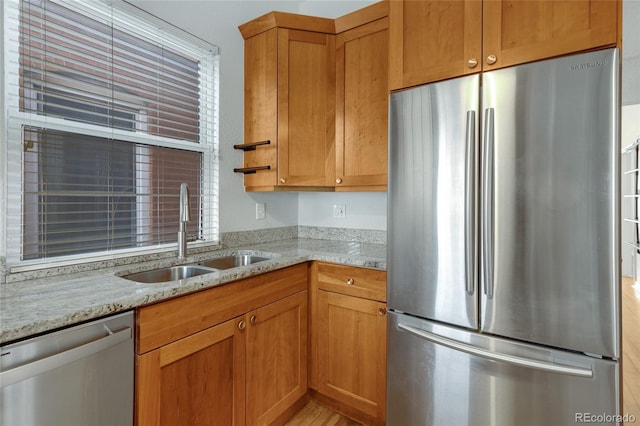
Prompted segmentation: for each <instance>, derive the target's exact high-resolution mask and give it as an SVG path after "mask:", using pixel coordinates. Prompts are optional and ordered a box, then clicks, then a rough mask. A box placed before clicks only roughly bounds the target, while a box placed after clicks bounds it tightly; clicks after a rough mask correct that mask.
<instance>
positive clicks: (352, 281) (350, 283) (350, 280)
mask: <svg viewBox="0 0 640 426" xmlns="http://www.w3.org/2000/svg"><path fill="white" fill-rule="evenodd" d="M354 283H355V281H354V280H353V278H347V285H353V284H354Z"/></svg>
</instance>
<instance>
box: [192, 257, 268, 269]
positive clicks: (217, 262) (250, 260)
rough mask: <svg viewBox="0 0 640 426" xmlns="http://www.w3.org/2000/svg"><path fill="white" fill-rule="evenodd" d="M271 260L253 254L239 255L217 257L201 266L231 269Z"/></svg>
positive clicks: (202, 263)
mask: <svg viewBox="0 0 640 426" xmlns="http://www.w3.org/2000/svg"><path fill="white" fill-rule="evenodd" d="M269 259H271V258H269V257H263V256H256V255H253V254H237V255H234V256H224V257H216V258H214V259H210V260H207V261H204V262H200V263H199V265H201V266H206V267H209V268H215V269H229V268H235V267H237V266H247V265H251V264H254V263H256V262H263V261H265V260H269Z"/></svg>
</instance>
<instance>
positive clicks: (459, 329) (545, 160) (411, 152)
mask: <svg viewBox="0 0 640 426" xmlns="http://www.w3.org/2000/svg"><path fill="white" fill-rule="evenodd" d="M619 108H620V107H619V52H618V50H617V49H607V50H601V51H596V52H591V53H587V54H579V55H572V56H568V57H562V58H558V59H552V60H545V61H540V62H535V63H530V64H525V65H520V66H516V67H512V68H506V69H501V70H496V71H491V72H486V73H483V74H476V75H471V76H467V77H462V78H456V79H452V80H447V81H442V82H437V83H433V84H429V85H425V86H420V87H415V88H411V89H407V90H403V91H400V92H396V93H393V94H392V95H391V99H390V130H389V132H390V160H389V161H390V163H389V165H390V169H389V194H388V253H387V256H388V257H387V261H388V290H387V291H388V305H389V313H390V314H389V324H388V362H387V372H388V379H387V380H388V386H387V423H388V424H389V425H391V426H394V425H401V426H413V425H447V426H448V425H474V426H475V425H498V426H502V425H515V424H517V425H554V426H555V425H569V424H576V423H580V422H585V423H587V422H589V423H591V424H615V423H617V422H618V421H619V419H620V417H618V415H621V414H622V413H620V396H619V393H620V392H619V388H620V367H619V359H620V339H621V337H620V295H619V280H620V247H619V245H620V243H619V240H620V238H619V232H620V230H619V229H620V224H619V222H620V220H619V202H620V196H619V176H618V175H619V173H618V171H619V153H620V148H619Z"/></svg>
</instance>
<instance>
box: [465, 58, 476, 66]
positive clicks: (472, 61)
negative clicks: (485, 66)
mask: <svg viewBox="0 0 640 426" xmlns="http://www.w3.org/2000/svg"><path fill="white" fill-rule="evenodd" d="M467 64H468V65H469V68H475V67H476V66H477V65H478V60H477V59H476V58H471V59H469V60H468V61H467Z"/></svg>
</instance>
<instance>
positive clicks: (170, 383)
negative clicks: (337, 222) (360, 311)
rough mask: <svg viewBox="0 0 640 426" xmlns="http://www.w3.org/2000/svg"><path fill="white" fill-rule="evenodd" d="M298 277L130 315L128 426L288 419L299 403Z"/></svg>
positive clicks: (294, 270)
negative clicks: (132, 361)
mask: <svg viewBox="0 0 640 426" xmlns="http://www.w3.org/2000/svg"><path fill="white" fill-rule="evenodd" d="M307 269H308V265H306V264H301V265H296V266H292V267H289V268H285V269H281V270H277V271H273V272H269V273H266V274H262V275H258V276H255V277H252V278H248V279H245V280H240V281H237V282H235V283H230V284H226V285H223V286H220V287H218V288H213V289H209V290H203V291H201V292H197V293H192V294H189V295H186V296H182V297H179V298H175V299H171V300H168V301H165V302H160V303H157V304H155V305H149V306H145V307H142V308H139V310H138V313H137V336H136V341H137V346H136V350H137V355H136V379H135V380H136V392H135V393H136V424H137V425H138V426H147V425H154V426H164V425H167V426H169V425H171V426H173V425H180V426H188V425H193V426H201V425H221V426H222V425H225V426H228V425H237V426H243V425H249V426H251V425H268V424H273V423H279V422H282V420H283V419H284V418H286V417H287V416H288V415H290V414H293V411H292V410H293V409H295V408H296V407H297V405H299V404H300V402H301V401H302V402H304V401H306V395H307V362H308V351H307V346H308V344H307V339H308V316H307V310H308V309H307V306H308V297H307ZM225 312H226V313H227V316H225V317H221V316H220V315H219V314H220V313H225ZM167 318H171V321H169V322H166V323H164V325H163V326H162V327H160V326H159V323H162V322H163V321H165V320H166V319H167ZM174 328H175V329H178V330H179V331H180V332H179V333H178V332H176V331H175V330H173V329H174Z"/></svg>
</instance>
